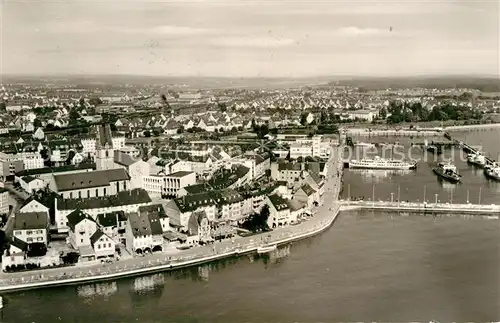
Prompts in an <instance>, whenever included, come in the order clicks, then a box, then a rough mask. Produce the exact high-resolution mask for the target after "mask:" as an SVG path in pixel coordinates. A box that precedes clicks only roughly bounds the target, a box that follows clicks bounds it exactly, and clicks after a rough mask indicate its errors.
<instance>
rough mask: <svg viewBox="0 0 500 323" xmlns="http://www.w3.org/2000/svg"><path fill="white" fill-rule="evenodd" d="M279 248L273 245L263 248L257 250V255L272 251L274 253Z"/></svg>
mask: <svg viewBox="0 0 500 323" xmlns="http://www.w3.org/2000/svg"><path fill="white" fill-rule="evenodd" d="M277 248H278V246H276V245H271V246H262V247H259V248H257V253H258V254H263V253H270V252H271V251H274V250H276V249H277Z"/></svg>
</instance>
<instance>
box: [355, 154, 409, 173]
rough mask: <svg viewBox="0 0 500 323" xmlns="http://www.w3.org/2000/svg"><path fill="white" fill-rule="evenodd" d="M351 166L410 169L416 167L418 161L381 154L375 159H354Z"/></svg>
mask: <svg viewBox="0 0 500 323" xmlns="http://www.w3.org/2000/svg"><path fill="white" fill-rule="evenodd" d="M349 168H363V169H395V170H408V169H416V168H417V162H416V161H409V162H407V161H402V160H394V159H384V158H381V157H379V156H376V157H375V158H374V159H361V160H355V159H353V160H351V161H350V162H349Z"/></svg>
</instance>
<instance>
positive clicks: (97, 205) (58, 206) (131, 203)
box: [54, 188, 151, 233]
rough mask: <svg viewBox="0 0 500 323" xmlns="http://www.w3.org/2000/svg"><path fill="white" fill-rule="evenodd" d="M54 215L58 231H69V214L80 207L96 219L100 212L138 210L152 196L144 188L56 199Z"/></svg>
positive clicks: (149, 202)
mask: <svg viewBox="0 0 500 323" xmlns="http://www.w3.org/2000/svg"><path fill="white" fill-rule="evenodd" d="M54 204H55V206H54V209H55V210H54V213H55V214H54V217H55V224H56V227H57V231H58V232H59V233H65V232H68V219H67V217H68V215H69V214H70V213H71V212H73V211H75V210H77V209H79V210H82V211H83V212H85V213H87V214H88V215H90V216H91V217H92V218H94V219H96V217H97V215H98V214H101V213H112V212H118V211H123V212H125V213H129V212H137V210H138V209H139V207H140V206H144V205H149V204H151V198H150V197H149V195H148V193H147V192H146V191H145V190H143V189H140V188H138V189H134V190H131V191H121V192H119V193H118V194H116V195H114V196H109V197H91V198H87V199H63V198H58V199H56V200H55V201H54Z"/></svg>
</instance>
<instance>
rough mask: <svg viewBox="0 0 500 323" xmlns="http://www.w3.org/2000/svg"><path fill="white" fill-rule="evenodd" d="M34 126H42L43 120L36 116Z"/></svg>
mask: <svg viewBox="0 0 500 323" xmlns="http://www.w3.org/2000/svg"><path fill="white" fill-rule="evenodd" d="M33 126H34V127H35V128H40V127H41V126H42V121H40V119H38V118H36V119H35V120H34V121H33Z"/></svg>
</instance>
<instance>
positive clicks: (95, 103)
mask: <svg viewBox="0 0 500 323" xmlns="http://www.w3.org/2000/svg"><path fill="white" fill-rule="evenodd" d="M89 103H90V104H91V105H93V106H98V105H99V104H102V100H101V98H99V97H97V96H95V97H92V98H90V99H89Z"/></svg>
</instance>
